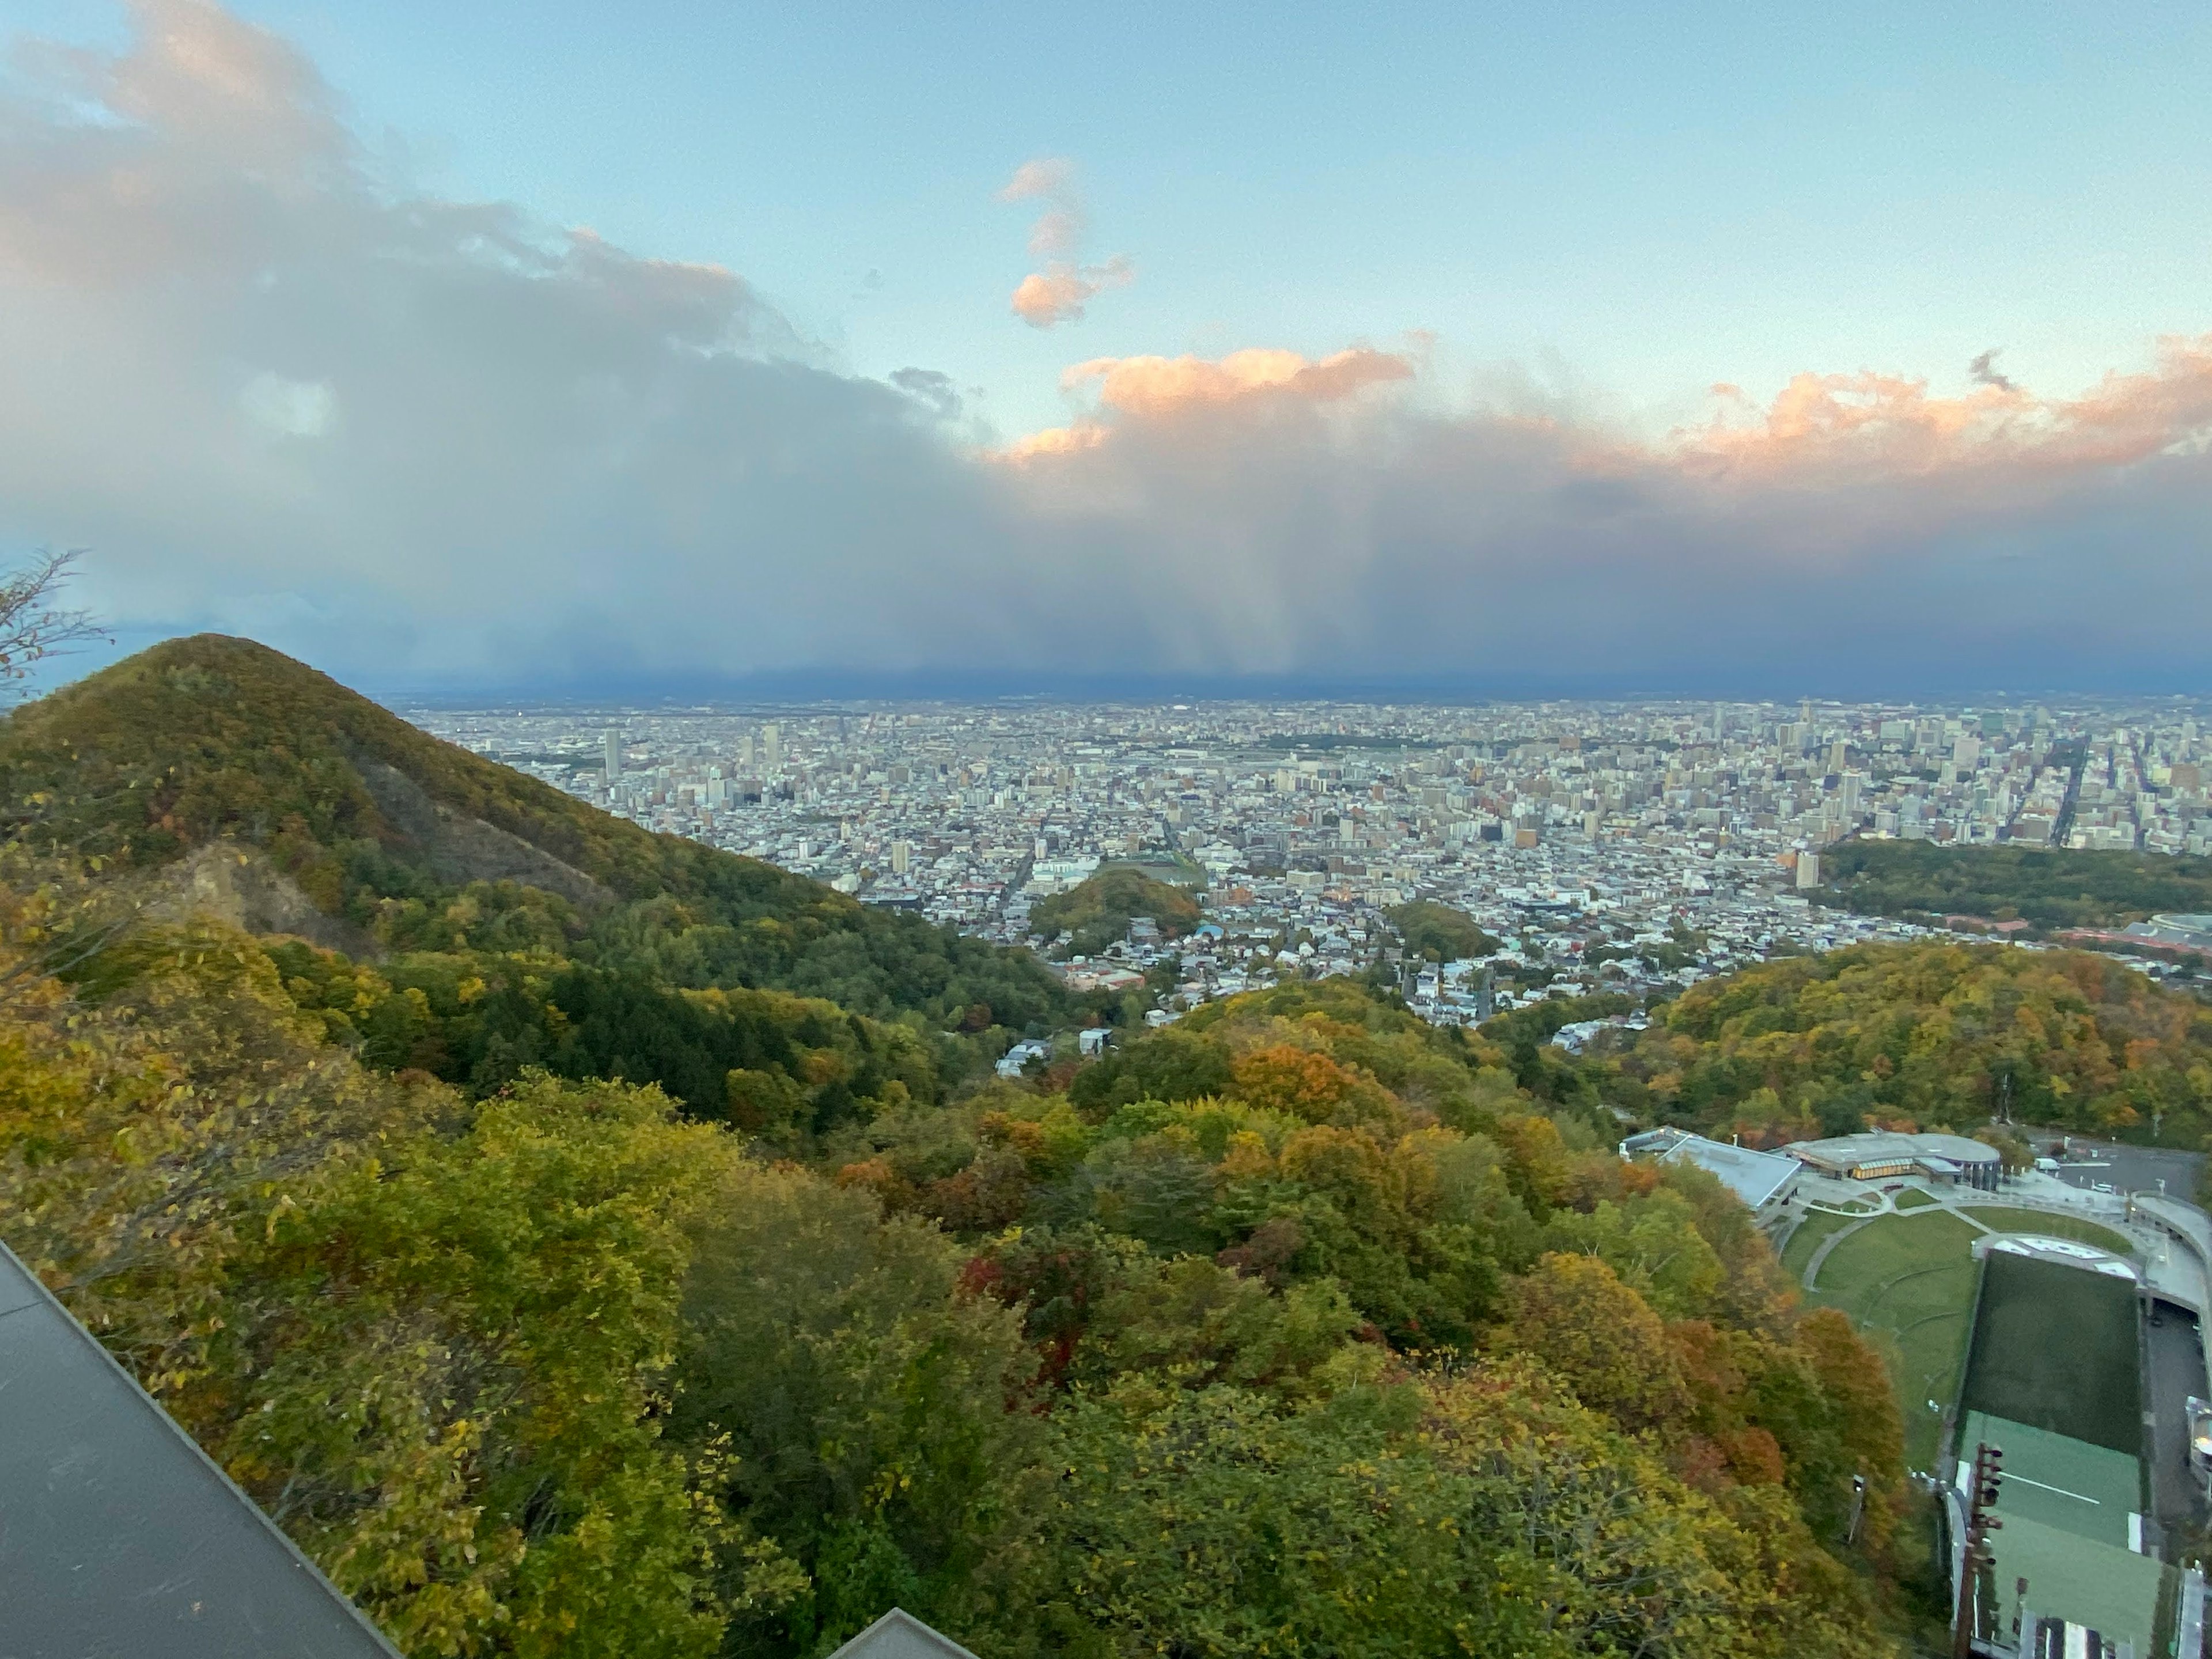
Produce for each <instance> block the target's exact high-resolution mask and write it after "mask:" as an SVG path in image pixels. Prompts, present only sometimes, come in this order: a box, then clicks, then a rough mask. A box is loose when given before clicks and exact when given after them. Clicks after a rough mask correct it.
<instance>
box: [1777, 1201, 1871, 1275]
mask: <svg viewBox="0 0 2212 1659" xmlns="http://www.w3.org/2000/svg"><path fill="white" fill-rule="evenodd" d="M1857 1219H1858V1217H1857V1216H1850V1215H1826V1214H1823V1213H1822V1212H1820V1211H1818V1210H1814V1211H1813V1212H1811V1213H1809V1214H1808V1215H1807V1216H1806V1218H1804V1220H1802V1221H1801V1222H1799V1223H1798V1224H1797V1231H1796V1232H1794V1233H1792V1234H1790V1242H1789V1243H1787V1244H1786V1245H1784V1247H1783V1249H1782V1267H1783V1270H1784V1272H1785V1273H1788V1274H1789V1275H1790V1279H1791V1280H1792V1281H1793V1282H1794V1281H1801V1280H1802V1279H1804V1277H1805V1264H1806V1263H1807V1262H1808V1261H1811V1260H1812V1259H1813V1252H1814V1251H1815V1250H1817V1249H1820V1241H1821V1240H1822V1239H1824V1238H1826V1237H1829V1236H1830V1235H1831V1234H1833V1233H1837V1232H1840V1231H1843V1230H1844V1228H1845V1227H1848V1226H1850V1225H1851V1223H1853V1222H1854V1221H1856V1220H1857Z"/></svg>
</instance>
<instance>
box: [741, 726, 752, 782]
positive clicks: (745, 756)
mask: <svg viewBox="0 0 2212 1659" xmlns="http://www.w3.org/2000/svg"><path fill="white" fill-rule="evenodd" d="M738 770H739V771H740V772H743V773H744V775H746V776H747V777H750V776H751V775H752V770H753V734H752V733H751V732H746V733H745V734H744V736H743V737H742V738H738Z"/></svg>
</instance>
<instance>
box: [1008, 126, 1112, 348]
mask: <svg viewBox="0 0 2212 1659" xmlns="http://www.w3.org/2000/svg"><path fill="white" fill-rule="evenodd" d="M998 199H999V200H1000V201H1001V202H1027V201H1042V203H1043V204H1044V209H1043V210H1042V212H1040V213H1039V214H1038V215H1037V217H1036V223H1035V224H1033V225H1031V226H1030V254H1031V255H1032V256H1034V257H1035V258H1039V259H1042V261H1044V269H1043V270H1035V271H1031V272H1030V274H1029V275H1028V276H1024V277H1023V278H1022V280H1021V282H1020V283H1018V284H1017V285H1016V287H1015V289H1014V293H1013V299H1012V310H1013V313H1014V315H1015V316H1017V317H1018V318H1020V319H1022V320H1023V321H1024V322H1025V323H1027V324H1028V325H1030V327H1031V328H1051V327H1053V326H1054V325H1056V324H1060V323H1069V322H1074V321H1076V320H1078V319H1080V318H1081V317H1082V315H1083V313H1084V307H1085V304H1086V303H1087V302H1088V301H1090V300H1091V299H1092V298H1093V297H1094V296H1096V295H1098V294H1101V293H1103V292H1104V291H1105V290H1106V289H1110V288H1125V287H1127V285H1128V284H1129V283H1132V282H1134V281H1135V280H1136V275H1137V271H1136V267H1135V265H1133V264H1132V263H1131V262H1130V260H1129V258H1128V256H1127V255H1126V254H1121V253H1116V254H1115V255H1113V256H1112V257H1110V258H1108V259H1106V260H1105V261H1103V263H1101V264H1095V265H1086V264H1081V263H1080V262H1079V259H1078V258H1077V255H1078V254H1079V252H1080V251H1081V248H1082V245H1083V238H1084V234H1085V231H1086V230H1087V229H1088V228H1089V225H1090V218H1089V215H1088V214H1087V212H1086V211H1085V208H1084V204H1083V197H1082V196H1081V194H1080V193H1079V191H1078V190H1077V188H1076V183H1075V167H1074V164H1073V162H1071V161H1068V160H1067V159H1066V157H1064V156H1057V155H1048V156H1039V157H1037V158H1036V159H1035V160H1033V161H1024V162H1023V163H1022V164H1021V166H1019V167H1016V168H1015V169H1014V176H1013V177H1012V179H1008V180H1007V181H1006V184H1005V185H1003V186H1002V187H1001V188H1000V191H999V194H998Z"/></svg>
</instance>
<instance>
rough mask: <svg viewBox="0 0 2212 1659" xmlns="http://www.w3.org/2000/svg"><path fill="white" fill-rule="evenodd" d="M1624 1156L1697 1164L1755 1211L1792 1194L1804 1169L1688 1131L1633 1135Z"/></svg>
mask: <svg viewBox="0 0 2212 1659" xmlns="http://www.w3.org/2000/svg"><path fill="white" fill-rule="evenodd" d="M1620 1155H1621V1157H1623V1158H1631V1159H1643V1160H1646V1161H1649V1162H1652V1163H1657V1164H1676V1163H1680V1164H1696V1165H1697V1166H1698V1167H1699V1169H1701V1170H1705V1172H1706V1173H1707V1174H1709V1175H1711V1176H1716V1177H1717V1178H1718V1180H1719V1182H1720V1183H1721V1185H1723V1187H1725V1188H1728V1189H1729V1191H1730V1192H1732V1193H1734V1194H1735V1195H1736V1196H1737V1197H1738V1198H1740V1199H1741V1200H1743V1201H1744V1205H1745V1206H1746V1207H1747V1208H1748V1209H1752V1210H1759V1209H1763V1208H1765V1206H1767V1205H1769V1204H1771V1203H1773V1202H1774V1201H1775V1200H1777V1199H1778V1198H1780V1197H1781V1196H1782V1195H1783V1194H1784V1193H1786V1192H1788V1191H1789V1190H1790V1185H1791V1183H1793V1182H1795V1181H1796V1179H1797V1176H1798V1174H1799V1171H1800V1170H1801V1169H1802V1165H1801V1164H1799V1163H1798V1162H1797V1160H1796V1158H1784V1156H1783V1155H1782V1154H1781V1153H1779V1152H1754V1151H1753V1149H1752V1148H1750V1147H1748V1146H1729V1144H1727V1143H1726V1142H1724V1141H1718V1140H1708V1139H1705V1136H1703V1135H1693V1134H1692V1133H1690V1132H1689V1131H1688V1130H1686V1129H1671V1128H1667V1129H1647V1130H1645V1131H1644V1133H1642V1134H1637V1135H1631V1136H1629V1138H1628V1139H1626V1140H1624V1141H1622V1142H1621V1143H1620Z"/></svg>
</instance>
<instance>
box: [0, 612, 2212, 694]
mask: <svg viewBox="0 0 2212 1659" xmlns="http://www.w3.org/2000/svg"><path fill="white" fill-rule="evenodd" d="M222 631H225V630H220V629H177V630H168V629H160V630H156V629H137V628H121V629H116V630H115V631H114V633H113V634H112V635H110V640H111V644H110V645H109V647H107V648H106V649H94V650H91V651H88V652H81V653H73V654H71V655H70V656H69V657H68V658H66V659H59V660H56V661H52V662H51V663H50V664H49V665H48V666H49V667H50V668H51V669H52V670H54V671H56V672H55V673H54V675H53V677H52V678H51V679H47V678H46V677H44V676H40V680H41V681H42V682H43V683H41V684H34V685H33V686H27V687H25V688H23V689H24V690H25V691H26V692H27V693H28V694H30V695H36V696H43V695H46V693H48V692H51V691H54V690H60V689H62V688H63V687H64V685H67V684H74V683H75V682H76V681H77V680H80V679H82V678H88V677H89V676H90V675H93V674H95V673H98V672H100V671H101V670H102V669H105V668H107V667H111V666H112V665H114V664H116V663H118V662H121V661H125V660H127V659H129V658H131V657H132V656H135V655H137V654H138V653H139V652H141V651H143V650H147V649H150V648H151V647H154V646H156V645H159V644H161V643H163V642H164V641H168V640H172V639H179V638H188V637H191V635H194V634H198V633H210V632H222ZM233 637H239V638H247V639H251V638H253V636H252V635H243V634H241V635H234V636H233ZM256 642H257V643H262V644H267V645H268V648H270V649H271V650H276V651H283V649H284V647H282V646H279V645H274V644H269V642H268V641H256ZM286 654H290V653H286ZM301 660H302V661H306V662H307V664H308V665H309V666H311V667H313V668H315V669H317V671H319V672H322V673H325V674H328V675H330V677H331V678H333V679H336V680H337V681H338V682H339V683H340V684H343V685H345V686H347V687H349V689H351V690H355V691H357V692H359V693H360V694H361V695H362V696H368V697H369V698H371V699H373V700H374V701H375V702H380V703H382V704H384V705H385V706H386V707H388V708H400V707H408V708H423V709H452V710H467V709H479V708H498V707H502V706H506V705H508V704H515V705H522V706H529V705H532V704H534V705H537V706H538V707H542V708H586V707H592V708H609V707H614V706H629V707H635V708H651V707H667V706H671V705H677V706H686V707H691V708H709V709H711V708H716V707H718V706H721V705H748V704H763V703H773V704H781V705H790V704H802V705H819V704H825V703H836V702H945V703H954V702H971V703H980V702H1057V703H1097V702H1126V703H1131V704H1135V705H1140V706H1145V707H1152V706H1155V705H1160V704H1173V703H1177V702H1188V703H1193V704H1197V703H1230V702H1267V701H1275V702H1306V703H1342V704H1346V705H1351V706H1366V707H1373V706H1377V705H1389V704H1392V703H1412V704H1418V705H1425V706H1429V707H1443V708H1449V707H1455V706H1463V707H1469V708H1473V707H1480V706H1485V705H1494V704H1514V705H1518V704H1526V703H1534V702H1616V703H1624V704H1637V703H1666V702H1745V703H1775V704H1785V705H1786V704H1790V703H1796V702H1804V701H1806V700H1808V699H1809V700H1811V701H1813V702H1850V703H1868V702H1897V703H1942V704H1944V705H1947V706H1972V705H1973V704H1976V703H1981V702H1993V703H2001V704H2007V705H2011V704H2019V703H2024V702H2048V701H2054V700H2070V701H2073V702H2085V703H2093V704H2103V703H2111V702H2183V703H2186V702H2194V701H2197V700H2198V699H2201V698H2203V697H2204V696H2206V692H2205V690H2203V684H2204V680H2203V673H2202V671H2201V670H2197V669H2195V668H2194V667H2193V666H2192V667H2188V668H2185V667H2182V666H2180V665H2165V664H2161V665H2138V666H2139V667H2141V668H2144V669H2147V670H2148V671H2145V672H2143V673H2142V677H2141V678H2139V679H2137V680H2136V682H2135V683H2134V684H2127V683H2124V682H2119V681H2116V680H2113V679H2102V680H2100V681H2099V682H2096V683H2087V681H2086V677H2085V678H2084V680H2080V681H2075V682H2072V683H2069V682H2067V681H2066V680H2063V679H2061V680H2058V681H2056V682H2051V683H2046V684H2043V685H2039V686H2037V685H2013V686H1999V685H1993V684H1989V683H1987V682H1986V681H1982V680H1979V679H1978V677H1977V678H1975V679H1971V680H1970V679H1968V678H1966V677H1965V676H1961V677H1960V678H1957V679H1949V678H1946V677H1944V676H1942V675H1921V676H1915V677H1912V678H1911V679H1904V678H1885V677H1883V676H1881V675H1878V674H1871V673H1869V672H1867V671H1865V670H1863V669H1860V670H1858V671H1853V672H1845V673H1838V672H1834V671H1832V670H1831V671H1829V672H1827V673H1825V674H1824V673H1822V672H1820V671H1819V670H1818V669H1815V668H1814V667H1812V665H1798V666H1796V668H1795V669H1794V670H1785V669H1783V668H1781V666H1780V665H1774V664H1770V663H1759V664H1755V665H1745V666H1744V667H1743V668H1741V669H1740V670H1737V671H1733V672H1731V671H1727V670H1718V671H1716V670H1714V669H1712V668H1710V667H1708V668H1707V669H1706V670H1705V671H1704V672H1702V673H1699V672H1690V673H1684V674H1682V675H1680V677H1676V676H1672V675H1668V674H1666V673H1663V672H1662V673H1659V674H1656V675H1655V674H1652V673H1650V672H1649V671H1643V672H1637V673H1610V674H1609V673H1604V672H1581V673H1577V672H1560V673H1547V674H1528V673H1488V674H1485V673H1478V672H1466V671H1460V672H1453V671H1427V672H1418V671H1406V672H1398V673H1384V672H1376V671H1359V670H1353V669H1308V670H1283V671H1260V672H1250V673H1240V672H1233V671H1232V672H1214V673H1182V672H1175V671H1161V670H1153V669H1126V670H1112V671H1104V670H1099V671H1070V670H1051V669H1039V668H973V667H969V668H930V667H917V668H901V669H883V668H859V667H852V666H831V665H816V666H805V667H787V668H777V669H762V670H755V671H748V672H743V673H727V672H714V671H684V672H666V671H662V672H658V673H654V672H642V671H624V670H620V669H607V670H605V671H599V672H593V673H584V674H574V675H561V676H544V675H540V676H534V677H532V678H527V679H516V678H490V677H488V678H482V679H477V680H474V681H472V682H471V681H465V680H461V679H459V678H455V677H451V676H433V675H426V674H422V673H420V672H400V673H394V674H382V673H378V672H375V671H366V672H361V673H349V672H348V671H345V670H344V669H343V668H331V667H326V666H324V665H321V664H319V663H316V662H314V661H313V659H308V658H301ZM70 670H75V671H74V672H71V671H70ZM1785 673H1787V674H1790V676H1791V678H1795V679H1796V684H1787V683H1786V682H1785V680H1784V674H1785ZM64 676H65V678H64ZM1808 682H1809V683H1808Z"/></svg>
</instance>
